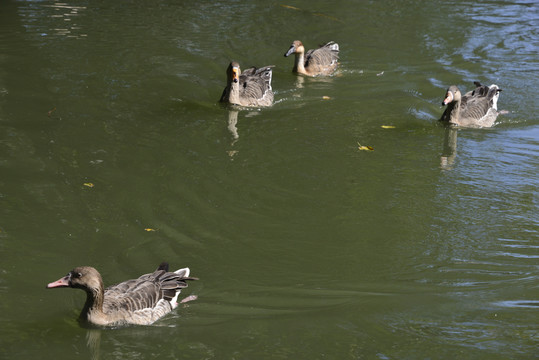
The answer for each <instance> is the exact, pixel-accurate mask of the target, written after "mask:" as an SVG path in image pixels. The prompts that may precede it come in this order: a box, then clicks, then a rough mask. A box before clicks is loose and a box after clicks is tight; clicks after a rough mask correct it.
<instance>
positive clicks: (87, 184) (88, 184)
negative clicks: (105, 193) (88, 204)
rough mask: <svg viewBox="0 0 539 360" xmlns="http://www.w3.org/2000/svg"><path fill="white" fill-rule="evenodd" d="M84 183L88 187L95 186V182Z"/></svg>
mask: <svg viewBox="0 0 539 360" xmlns="http://www.w3.org/2000/svg"><path fill="white" fill-rule="evenodd" d="M82 185H84V186H86V187H89V188H93V187H94V184H92V183H84V184H82Z"/></svg>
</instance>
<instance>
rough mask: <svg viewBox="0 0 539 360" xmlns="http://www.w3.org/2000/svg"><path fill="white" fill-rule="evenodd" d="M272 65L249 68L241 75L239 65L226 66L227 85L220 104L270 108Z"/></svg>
mask: <svg viewBox="0 0 539 360" xmlns="http://www.w3.org/2000/svg"><path fill="white" fill-rule="evenodd" d="M272 68H273V65H270V66H264V67H262V68H259V69H257V68H255V67H252V68H249V69H247V70H245V71H244V72H243V73H242V72H241V70H240V64H238V63H237V62H235V61H233V62H231V63H230V65H229V66H228V69H227V71H226V74H227V85H226V87H225V90H224V91H223V94H222V95H221V100H220V101H221V102H226V103H229V104H233V105H241V106H271V105H272V104H273V91H272V89H271V77H272Z"/></svg>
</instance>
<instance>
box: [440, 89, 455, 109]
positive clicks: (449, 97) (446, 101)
mask: <svg viewBox="0 0 539 360" xmlns="http://www.w3.org/2000/svg"><path fill="white" fill-rule="evenodd" d="M451 101H453V93H452V92H451V91H448V92H447V94H446V95H445V99H444V101H442V106H444V105H447V104H449V103H450V102H451Z"/></svg>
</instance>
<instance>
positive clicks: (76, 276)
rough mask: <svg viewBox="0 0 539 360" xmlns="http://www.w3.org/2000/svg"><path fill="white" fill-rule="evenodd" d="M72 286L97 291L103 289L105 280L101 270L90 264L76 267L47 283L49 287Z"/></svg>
mask: <svg viewBox="0 0 539 360" xmlns="http://www.w3.org/2000/svg"><path fill="white" fill-rule="evenodd" d="M58 287H71V288H76V289H82V290H85V291H87V292H88V291H90V292H96V291H99V290H102V289H103V280H102V279H101V275H100V274H99V272H98V271H97V270H96V269H94V268H93V267H90V266H80V267H76V268H74V269H73V270H71V271H70V272H68V273H67V275H66V276H64V277H63V278H60V279H58V280H56V281H54V282H51V283H50V284H48V285H47V289H52V288H58Z"/></svg>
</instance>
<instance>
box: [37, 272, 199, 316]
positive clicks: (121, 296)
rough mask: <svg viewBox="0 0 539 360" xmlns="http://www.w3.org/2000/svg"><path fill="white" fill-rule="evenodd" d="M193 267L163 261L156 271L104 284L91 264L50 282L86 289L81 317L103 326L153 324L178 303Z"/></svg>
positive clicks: (55, 285)
mask: <svg viewBox="0 0 539 360" xmlns="http://www.w3.org/2000/svg"><path fill="white" fill-rule="evenodd" d="M188 280H197V278H194V277H189V268H184V269H180V270H176V271H175V272H169V271H168V264H167V263H162V264H161V265H160V266H159V267H158V268H157V270H155V271H154V272H153V273H150V274H145V275H142V276H141V277H139V278H138V279H132V280H127V281H124V282H122V283H120V284H117V285H113V286H110V287H108V288H106V289H104V288H103V280H102V279H101V275H100V274H99V272H98V271H97V270H96V269H94V268H93V267H90V266H80V267H76V268H74V269H73V270H71V271H70V272H69V273H68V274H67V275H66V276H64V277H63V278H61V279H59V280H57V281H55V282H52V283H50V284H48V285H47V288H48V289H51V288H57V287H72V288H76V289H82V290H84V291H85V292H86V303H85V304H84V308H83V309H82V312H81V314H80V317H81V319H84V320H87V321H88V322H89V323H91V324H94V325H101V326H117V325H124V324H138V325H149V324H152V323H154V322H155V321H157V320H158V319H160V318H161V317H163V316H164V315H165V314H167V313H169V312H170V311H172V309H174V308H176V307H177V306H178V302H177V300H178V295H179V294H180V291H181V289H183V288H185V287H187V282H186V281H188Z"/></svg>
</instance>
